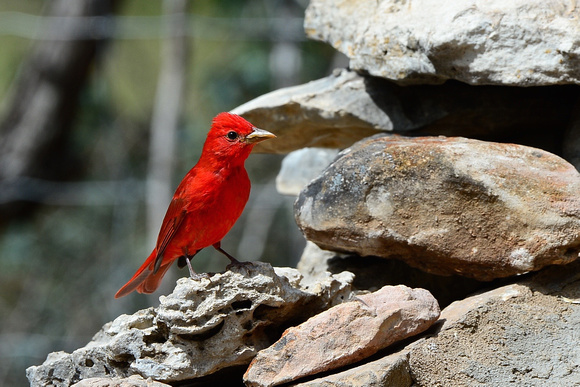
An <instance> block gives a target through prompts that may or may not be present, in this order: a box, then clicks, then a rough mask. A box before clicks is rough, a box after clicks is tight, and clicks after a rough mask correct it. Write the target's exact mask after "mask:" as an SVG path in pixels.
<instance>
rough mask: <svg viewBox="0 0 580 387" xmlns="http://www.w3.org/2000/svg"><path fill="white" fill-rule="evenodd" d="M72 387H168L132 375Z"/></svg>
mask: <svg viewBox="0 0 580 387" xmlns="http://www.w3.org/2000/svg"><path fill="white" fill-rule="evenodd" d="M72 387H170V385H169V384H165V383H161V382H156V381H154V380H151V379H144V378H142V377H141V376H138V375H133V376H130V377H128V378H88V379H84V380H81V381H80V382H78V383H75V384H73V385H72Z"/></svg>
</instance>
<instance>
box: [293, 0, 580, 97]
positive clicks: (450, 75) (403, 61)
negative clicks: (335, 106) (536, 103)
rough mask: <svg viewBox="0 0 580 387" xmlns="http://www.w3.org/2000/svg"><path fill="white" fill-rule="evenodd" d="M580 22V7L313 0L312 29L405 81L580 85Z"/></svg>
mask: <svg viewBox="0 0 580 387" xmlns="http://www.w3.org/2000/svg"><path fill="white" fill-rule="evenodd" d="M579 18H580V7H578V5H577V4H576V3H575V2H574V1H569V2H566V1H544V0H512V1H504V0H488V1H485V2H475V1H473V0H458V1H446V2H441V1H437V0H413V1H399V0H387V1H378V2H377V1H374V0H357V1H342V2H338V3H337V2H336V1H332V0H313V1H311V2H310V4H309V6H308V8H307V10H306V18H305V23H304V27H305V30H306V34H307V35H308V36H309V37H310V38H314V39H319V40H323V41H326V42H328V43H330V44H331V45H332V46H334V47H335V48H336V49H338V50H339V51H341V52H343V53H344V54H346V55H347V56H348V57H349V58H350V67H351V68H353V69H355V70H365V71H368V72H369V73H370V74H372V75H375V76H379V77H383V78H388V79H391V80H394V81H398V82H403V83H419V82H420V83H442V82H443V81H445V80H447V79H456V80H460V81H462V82H466V83H469V84H474V85H482V84H495V85H515V86H539V85H552V84H565V83H569V84H576V85H578V84H580V34H579V33H578V32H579V23H578V19H579Z"/></svg>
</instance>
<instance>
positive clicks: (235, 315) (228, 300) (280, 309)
mask: <svg viewBox="0 0 580 387" xmlns="http://www.w3.org/2000/svg"><path fill="white" fill-rule="evenodd" d="M301 279H302V276H301V275H300V274H299V273H298V272H297V271H296V270H294V269H287V268H282V269H276V270H275V269H274V268H272V266H270V265H269V264H265V263H259V262H256V263H254V265H252V266H243V267H233V268H232V269H231V270H230V271H226V272H225V273H223V274H215V275H213V276H212V277H209V278H203V279H199V280H192V279H190V278H182V279H180V280H178V283H177V287H176V288H175V290H174V292H173V293H172V294H170V295H169V296H166V297H165V296H162V297H160V305H159V307H157V308H148V309H145V310H141V311H138V312H137V313H135V314H133V315H121V316H119V317H118V318H117V319H115V320H114V321H112V322H110V323H107V324H105V326H103V328H102V329H101V331H99V332H98V333H97V334H96V335H95V337H93V339H92V341H91V342H90V343H88V344H87V345H86V346H85V347H83V348H80V349H77V350H75V351H74V352H73V353H71V354H69V353H65V352H55V353H51V354H49V355H48V357H47V359H46V361H45V362H44V363H43V364H42V365H40V366H33V367H30V368H28V369H27V377H28V379H29V380H30V384H31V386H46V385H54V386H70V385H72V384H74V383H76V382H78V381H80V380H83V379H87V378H95V377H106V378H112V377H121V378H124V377H127V376H129V375H140V376H142V377H144V378H149V377H151V378H152V379H153V380H156V381H161V382H165V383H168V382H177V381H182V380H188V379H193V378H199V377H202V376H206V375H209V374H213V373H215V372H218V371H220V370H221V369H224V368H228V367H233V366H236V365H247V364H248V363H249V362H250V361H251V359H252V358H253V357H254V356H255V355H256V353H257V352H258V351H259V350H261V349H263V348H266V347H267V346H269V345H270V344H271V343H272V342H273V341H275V340H276V339H277V338H278V337H279V333H281V331H282V330H283V329H284V328H286V327H287V326H288V325H289V324H291V322H292V321H303V320H304V319H306V318H308V317H310V316H311V315H314V314H316V313H317V312H319V311H321V310H324V309H326V308H328V307H330V306H332V305H334V304H335V303H340V302H342V301H343V300H345V299H348V297H349V294H350V282H351V281H352V275H351V274H349V273H344V274H342V275H339V276H332V277H331V276H328V277H326V279H325V280H323V281H318V282H316V283H311V284H308V285H303V284H301ZM226 371H227V370H226Z"/></svg>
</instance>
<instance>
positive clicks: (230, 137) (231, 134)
mask: <svg viewBox="0 0 580 387" xmlns="http://www.w3.org/2000/svg"><path fill="white" fill-rule="evenodd" d="M226 137H227V138H228V140H232V141H233V140H235V139H236V138H238V134H237V133H236V132H234V131H233V130H232V131H231V132H228V134H226Z"/></svg>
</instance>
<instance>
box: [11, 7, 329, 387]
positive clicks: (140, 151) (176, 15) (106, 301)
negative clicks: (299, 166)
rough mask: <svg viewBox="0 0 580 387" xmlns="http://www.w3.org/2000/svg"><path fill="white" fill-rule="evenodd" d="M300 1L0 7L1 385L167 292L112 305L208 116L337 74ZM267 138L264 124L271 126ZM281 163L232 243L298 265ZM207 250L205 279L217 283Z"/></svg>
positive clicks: (218, 258)
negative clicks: (309, 30) (279, 181)
mask: <svg viewBox="0 0 580 387" xmlns="http://www.w3.org/2000/svg"><path fill="white" fill-rule="evenodd" d="M306 6H307V1H300V0H258V1H256V0H254V1H240V0H220V1H185V0H123V1H121V0H119V1H115V0H110V1H107V0H92V1H90V0H82V1H81V0H53V1H41V0H27V1H21V0H2V1H1V2H0V47H1V48H0V52H1V55H0V335H1V337H0V385H1V386H21V385H27V384H28V383H27V380H26V378H25V369H26V368H27V367H28V366H31V365H37V364H41V363H42V362H43V361H44V360H45V359H46V355H47V354H48V353H49V352H52V351H59V350H63V351H67V352H71V351H73V350H74V349H76V348H78V347H81V346H84V345H85V344H86V343H87V342H88V341H90V339H91V337H92V335H93V334H95V333H96V332H97V331H98V330H99V329H100V327H101V326H102V325H103V324H105V323H106V322H108V321H110V320H112V319H114V318H115V317H117V316H118V315H119V314H122V313H127V314H131V313H134V312H135V311H136V310H138V309H142V308H145V307H149V306H156V305H158V302H159V301H158V296H159V295H160V294H167V293H169V292H171V290H172V289H173V287H174V285H175V280H176V279H177V278H178V277H182V276H186V275H188V273H187V270H186V269H183V270H179V269H178V268H177V267H176V266H175V267H174V268H172V269H171V270H170V272H169V273H168V275H167V276H166V278H165V279H164V281H163V285H162V287H161V288H160V290H159V291H158V292H156V293H155V294H153V295H139V294H131V295H130V296H128V297H125V298H123V299H120V300H115V299H114V298H113V295H114V294H115V292H116V291H117V289H118V288H119V287H120V286H121V285H123V284H124V283H125V282H126V281H127V280H128V279H129V278H130V277H131V276H132V275H133V273H134V272H135V271H136V269H137V268H138V267H139V266H140V265H141V263H142V262H143V261H144V260H145V258H146V257H147V256H148V254H149V252H150V250H151V249H152V248H153V245H154V243H155V239H156V236H157V233H158V230H159V226H160V224H161V219H162V217H163V215H164V213H165V210H166V208H167V205H168V203H169V200H170V198H171V195H172V193H173V191H174V189H175V187H176V186H177V184H178V183H179V181H180V180H181V178H182V177H183V175H184V174H185V173H186V172H187V171H188V170H189V169H190V168H191V167H192V166H193V165H194V164H195V162H196V161H197V159H198V157H199V154H200V151H201V147H202V144H203V141H204V139H205V135H206V133H207V130H208V129H209V125H210V122H211V119H212V118H213V117H214V116H215V115H216V114H217V113H219V112H221V111H228V110H231V109H233V108H234V107H236V106H238V105H240V104H242V103H244V102H246V101H248V100H251V99H252V98H255V97H257V96H259V95H261V94H264V93H267V92H269V91H272V90H275V89H278V88H280V87H284V86H290V85H296V84H301V83H304V82H307V81H310V80H314V79H318V78H321V77H323V76H326V75H328V74H330V72H331V71H332V69H333V67H334V65H333V61H334V60H336V58H335V51H334V50H333V49H332V48H330V47H329V46H327V45H325V44H323V43H319V42H313V41H308V40H306V38H305V35H304V32H303V27H302V24H303V15H304V9H305V7H306ZM264 129H268V128H264ZM282 157H283V156H282V155H267V154H253V155H251V156H250V158H249V159H248V161H247V164H246V165H247V169H248V172H249V174H250V178H251V180H252V194H251V197H250V201H249V203H248V206H247V207H246V210H245V212H244V214H243V216H242V217H241V218H240V220H239V221H238V223H237V224H236V226H235V227H234V229H233V230H232V231H231V232H230V233H229V234H228V236H227V237H226V238H225V239H224V240H223V242H222V246H223V247H224V249H225V250H226V251H228V252H230V253H232V254H233V255H234V256H236V257H237V258H238V259H241V260H261V261H266V262H271V263H272V264H273V265H278V266H294V265H295V264H296V262H297V261H298V258H299V257H300V254H301V253H302V249H303V247H304V243H305V242H304V240H303V238H302V236H301V235H300V233H299V231H298V229H297V227H296V225H295V223H294V217H293V214H292V204H293V201H294V198H292V197H284V196H281V195H280V194H278V193H277V192H276V190H275V185H274V179H275V176H276V174H277V172H278V169H279V166H280V163H281V159H282ZM227 264H228V261H227V259H226V258H225V257H223V256H222V255H221V254H219V253H217V252H215V251H214V250H213V249H206V250H204V251H202V252H201V253H200V254H198V255H197V256H196V258H195V260H194V262H193V266H194V269H196V271H198V272H216V271H223V270H224V268H225V266H226V265H227Z"/></svg>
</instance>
